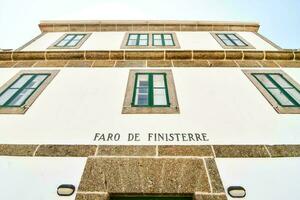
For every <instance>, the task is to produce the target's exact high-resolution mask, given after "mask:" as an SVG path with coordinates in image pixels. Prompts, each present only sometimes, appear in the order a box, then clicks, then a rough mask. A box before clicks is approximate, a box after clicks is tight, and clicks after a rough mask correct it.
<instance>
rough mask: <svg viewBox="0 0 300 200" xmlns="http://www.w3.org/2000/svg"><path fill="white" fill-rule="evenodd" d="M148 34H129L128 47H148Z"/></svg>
mask: <svg viewBox="0 0 300 200" xmlns="http://www.w3.org/2000/svg"><path fill="white" fill-rule="evenodd" d="M148 37H149V35H148V34H129V37H128V42H127V45H128V46H148Z"/></svg>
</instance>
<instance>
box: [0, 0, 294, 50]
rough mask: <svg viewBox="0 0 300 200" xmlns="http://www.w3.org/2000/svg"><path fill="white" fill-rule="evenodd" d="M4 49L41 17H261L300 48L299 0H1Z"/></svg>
mask: <svg viewBox="0 0 300 200" xmlns="http://www.w3.org/2000/svg"><path fill="white" fill-rule="evenodd" d="M0 2H1V3H0V27H1V31H0V48H11V49H15V48H18V47H20V46H22V45H23V44H25V43H26V42H28V41H29V40H31V39H32V38H33V37H35V36H37V35H38V34H39V33H40V30H39V28H38V24H39V22H40V20H129V19H130V20H213V21H243V22H248V21H250V22H259V23H260V25H261V28H260V31H259V32H260V33H261V34H263V35H264V36H266V37H267V38H269V39H270V40H272V41H273V42H275V43H276V44H278V45H279V46H281V47H282V48H288V49H299V48H300V37H299V35H300V12H299V10H300V1H299V0H285V1H282V0H263V1H262V0H252V1H246V0H226V1H225V0H223V1H222V0H164V1H163V0H151V1H146V0H144V1H143V0H86V1H81V0H26V1H20V0H0Z"/></svg>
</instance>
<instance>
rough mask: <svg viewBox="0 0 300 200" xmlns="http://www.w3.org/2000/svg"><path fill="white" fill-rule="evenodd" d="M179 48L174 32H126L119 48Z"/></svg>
mask: <svg viewBox="0 0 300 200" xmlns="http://www.w3.org/2000/svg"><path fill="white" fill-rule="evenodd" d="M162 48H171V49H179V48H180V45H179V43H178V40H177V37H176V34H175V33H126V34H125V37H124V39H123V42H122V45H121V49H162Z"/></svg>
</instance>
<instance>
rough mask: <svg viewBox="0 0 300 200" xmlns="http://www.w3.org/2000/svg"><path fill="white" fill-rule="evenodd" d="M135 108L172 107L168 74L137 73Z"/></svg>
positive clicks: (133, 103)
mask: <svg viewBox="0 0 300 200" xmlns="http://www.w3.org/2000/svg"><path fill="white" fill-rule="evenodd" d="M132 105H133V106H151V107H155V106H170V103H169V97H168V88H167V85H166V73H136V75H135V87H134V93H133V100H132Z"/></svg>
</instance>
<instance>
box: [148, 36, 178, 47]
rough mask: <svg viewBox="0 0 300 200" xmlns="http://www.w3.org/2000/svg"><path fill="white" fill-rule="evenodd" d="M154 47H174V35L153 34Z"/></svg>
mask: <svg viewBox="0 0 300 200" xmlns="http://www.w3.org/2000/svg"><path fill="white" fill-rule="evenodd" d="M152 39H153V40H152V41H153V43H152V45H153V46H174V41H173V36H172V34H153V37H152Z"/></svg>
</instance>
